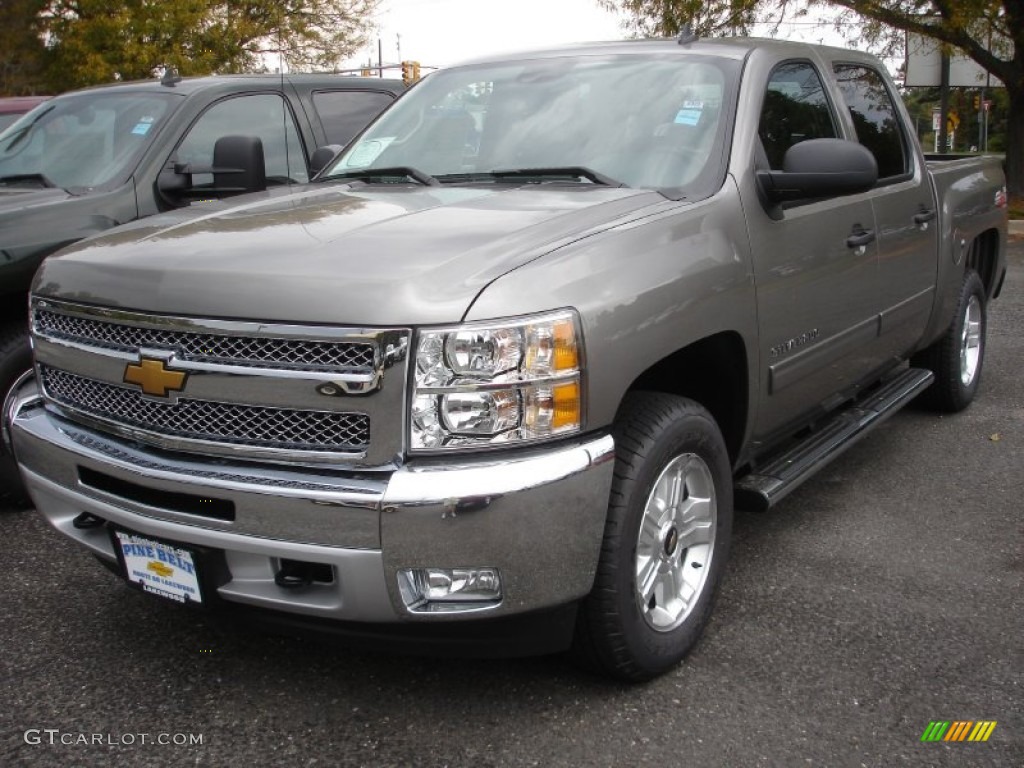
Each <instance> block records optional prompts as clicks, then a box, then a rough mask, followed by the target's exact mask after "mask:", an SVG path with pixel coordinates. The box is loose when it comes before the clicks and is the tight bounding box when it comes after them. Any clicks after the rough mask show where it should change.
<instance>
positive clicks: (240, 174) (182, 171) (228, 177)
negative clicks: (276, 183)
mask: <svg viewBox="0 0 1024 768" xmlns="http://www.w3.org/2000/svg"><path fill="white" fill-rule="evenodd" d="M195 174H212V175H213V186H206V185H200V186H198V187H197V186H193V183H192V177H193V175H195ZM156 186H157V189H158V190H159V191H160V193H161V195H162V196H163V198H164V199H165V200H166V201H167V202H168V203H170V204H171V205H181V204H183V203H184V202H187V201H188V200H189V199H192V198H209V197H230V196H231V195H241V194H244V193H246V192H262V191H263V190H265V189H266V188H267V169H266V162H265V160H264V157H263V142H262V141H261V140H260V138H259V137H258V136H222V137H221V138H219V139H217V142H216V143H215V144H214V145H213V165H212V166H211V167H209V168H206V167H197V166H194V165H191V164H189V163H179V162H176V161H175V160H174V159H173V158H172V159H171V160H169V161H168V163H167V165H166V166H165V167H164V169H163V170H162V171H161V172H160V175H159V176H157V180H156Z"/></svg>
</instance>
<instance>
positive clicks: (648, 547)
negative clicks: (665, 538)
mask: <svg viewBox="0 0 1024 768" xmlns="http://www.w3.org/2000/svg"><path fill="white" fill-rule="evenodd" d="M636 544H637V552H641V551H642V552H654V551H655V550H656V549H658V548H659V547H660V546H661V526H660V525H658V520H657V519H656V518H655V517H654V515H649V514H645V515H644V518H643V520H642V521H641V522H640V536H639V537H638V538H637V541H636Z"/></svg>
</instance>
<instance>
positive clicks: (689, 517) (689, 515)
mask: <svg viewBox="0 0 1024 768" xmlns="http://www.w3.org/2000/svg"><path fill="white" fill-rule="evenodd" d="M677 519H678V520H679V522H681V523H688V522H691V521H693V520H710V519H711V499H708V498H703V497H701V496H691V497H690V498H688V499H687V500H686V501H685V502H683V506H682V508H681V509H680V510H679V516H678V518H677Z"/></svg>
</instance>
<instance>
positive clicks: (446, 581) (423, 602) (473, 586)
mask: <svg viewBox="0 0 1024 768" xmlns="http://www.w3.org/2000/svg"><path fill="white" fill-rule="evenodd" d="M398 588H399V591H400V592H401V593H402V601H403V602H404V603H405V607H406V608H408V609H409V610H410V611H414V612H416V613H430V612H454V611H478V610H480V609H483V608H493V607H494V606H495V605H497V604H498V603H500V602H501V574H500V573H499V572H498V569H497V568H405V569H402V570H400V571H399V572H398Z"/></svg>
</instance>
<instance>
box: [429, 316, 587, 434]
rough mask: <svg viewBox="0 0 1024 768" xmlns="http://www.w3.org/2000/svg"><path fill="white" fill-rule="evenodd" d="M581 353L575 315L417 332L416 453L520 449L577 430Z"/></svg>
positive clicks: (579, 422)
mask: <svg viewBox="0 0 1024 768" xmlns="http://www.w3.org/2000/svg"><path fill="white" fill-rule="evenodd" d="M581 353H582V349H581V339H580V333H579V320H578V318H577V316H576V313H575V312H573V311H572V310H563V311H561V312H555V313H552V314H546V315H537V316H533V317H526V318H522V319H518V320H507V321H497V322H492V323H471V324H466V325H460V326H457V327H454V328H428V329H423V330H421V331H419V333H418V334H417V339H416V371H415V379H414V382H413V393H412V405H411V418H410V420H409V422H410V425H411V435H410V445H411V447H412V449H413V450H439V449H456V448H468V447H474V446H481V445H490V444H499V443H521V442H526V441H532V440H542V439H544V438H548V437H554V436H559V435H565V434H571V433H573V432H578V431H579V430H580V427H581V424H582V421H583V416H582V402H581V399H580V358H581Z"/></svg>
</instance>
